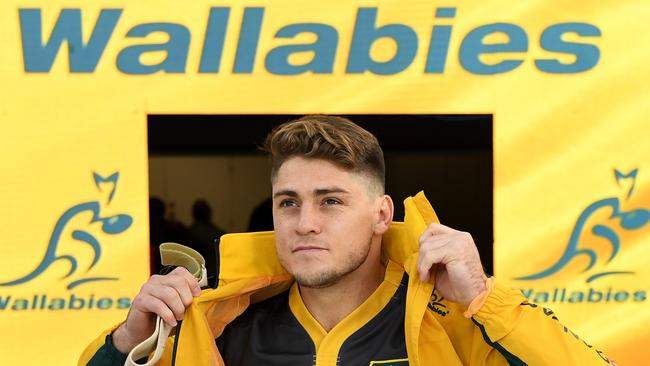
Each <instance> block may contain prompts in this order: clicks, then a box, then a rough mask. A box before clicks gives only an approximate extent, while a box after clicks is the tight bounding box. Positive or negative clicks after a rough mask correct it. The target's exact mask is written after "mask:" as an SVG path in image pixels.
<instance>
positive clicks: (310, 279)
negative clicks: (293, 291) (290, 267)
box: [294, 272, 341, 289]
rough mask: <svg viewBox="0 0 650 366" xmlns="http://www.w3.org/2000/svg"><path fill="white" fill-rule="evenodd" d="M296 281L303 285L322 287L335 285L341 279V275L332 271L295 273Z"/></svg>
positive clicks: (314, 287) (315, 287)
mask: <svg viewBox="0 0 650 366" xmlns="http://www.w3.org/2000/svg"><path fill="white" fill-rule="evenodd" d="M294 278H295V280H296V282H297V283H298V284H299V285H300V286H301V287H306V288H313V289H321V288H327V287H330V286H333V285H335V284H336V283H337V282H339V281H340V280H341V275H339V274H338V273H332V272H329V273H328V272H322V273H309V274H302V273H297V274H294Z"/></svg>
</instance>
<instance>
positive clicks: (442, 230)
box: [422, 222, 456, 236]
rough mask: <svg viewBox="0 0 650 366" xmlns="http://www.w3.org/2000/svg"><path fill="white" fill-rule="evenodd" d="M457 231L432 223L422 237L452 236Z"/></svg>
mask: <svg viewBox="0 0 650 366" xmlns="http://www.w3.org/2000/svg"><path fill="white" fill-rule="evenodd" d="M455 232H456V230H454V229H452V228H450V227H449V226H445V225H443V224H438V223H437V222H432V223H431V224H429V226H427V228H426V230H424V232H423V233H422V236H433V235H440V234H451V233H455Z"/></svg>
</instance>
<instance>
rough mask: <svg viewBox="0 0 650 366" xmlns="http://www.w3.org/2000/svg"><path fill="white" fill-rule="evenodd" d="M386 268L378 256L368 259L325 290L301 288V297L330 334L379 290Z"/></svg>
mask: <svg viewBox="0 0 650 366" xmlns="http://www.w3.org/2000/svg"><path fill="white" fill-rule="evenodd" d="M385 271H386V267H384V266H383V264H381V262H380V260H379V257H378V255H377V256H369V257H368V258H367V260H366V262H364V264H362V265H361V267H359V268H358V269H357V270H355V271H354V272H352V273H349V274H348V275H346V276H344V277H343V278H341V280H340V281H339V282H337V283H336V284H334V285H332V286H329V287H325V288H308V287H304V286H300V296H301V297H302V301H303V303H304V304H305V306H306V307H307V310H309V312H310V313H311V315H312V316H313V317H314V319H316V321H318V323H320V325H321V326H322V327H323V329H325V331H327V332H329V331H330V330H331V329H332V328H334V326H336V325H337V324H338V323H339V322H341V320H343V319H344V318H345V317H346V316H348V315H350V313H352V312H353V311H354V310H355V309H356V308H358V307H359V305H361V304H362V303H363V302H364V301H365V300H366V299H367V298H368V297H370V295H372V293H373V292H374V291H375V290H376V289H377V287H379V285H380V284H381V282H382V281H383V279H384V274H385Z"/></svg>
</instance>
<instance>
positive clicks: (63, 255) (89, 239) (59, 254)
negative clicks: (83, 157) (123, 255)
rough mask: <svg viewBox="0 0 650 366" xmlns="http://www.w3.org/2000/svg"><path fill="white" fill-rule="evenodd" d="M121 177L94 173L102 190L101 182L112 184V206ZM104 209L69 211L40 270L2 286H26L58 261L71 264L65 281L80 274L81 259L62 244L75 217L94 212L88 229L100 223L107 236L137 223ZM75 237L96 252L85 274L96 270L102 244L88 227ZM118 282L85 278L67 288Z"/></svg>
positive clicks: (93, 205)
mask: <svg viewBox="0 0 650 366" xmlns="http://www.w3.org/2000/svg"><path fill="white" fill-rule="evenodd" d="M119 176H120V175H119V172H116V173H113V174H112V175H111V176H109V177H108V178H104V177H102V176H100V175H99V174H97V173H94V172H93V178H94V181H95V185H96V186H97V188H98V189H99V190H100V191H103V189H102V187H101V183H108V184H109V185H110V191H109V194H108V200H107V201H106V205H108V204H110V203H111V201H112V200H113V197H114V195H115V190H116V188H117V181H118V179H119ZM101 210H102V205H101V204H100V202H99V201H91V202H85V203H80V204H78V205H75V206H72V207H70V208H69V209H68V210H66V211H65V212H64V213H63V215H61V217H60V218H59V219H58V220H57V222H56V225H55V226H54V231H53V232H52V235H51V236H50V241H49V244H48V246H47V251H46V252H45V256H44V257H43V259H42V260H41V262H40V264H39V265H38V266H37V267H36V269H34V270H33V271H32V272H30V273H29V274H27V275H25V276H23V277H21V278H18V279H15V280H13V281H9V282H4V283H0V286H16V285H20V284H23V283H25V282H29V281H31V280H33V279H34V278H36V277H38V276H40V275H41V274H42V273H43V272H44V271H45V270H46V269H47V268H48V267H49V266H50V265H52V263H54V262H56V261H62V262H67V263H68V264H69V265H70V270H69V271H68V273H67V274H66V275H65V276H63V278H62V279H66V278H69V277H70V276H72V275H73V274H74V273H75V272H77V269H78V262H77V259H76V258H75V257H74V254H70V253H69V249H68V247H65V248H62V247H61V246H60V241H61V239H62V238H61V236H62V234H63V231H64V229H65V228H66V226H68V224H69V223H70V222H71V221H72V219H73V218H75V217H76V216H78V215H80V214H83V213H87V212H91V213H92V219H91V220H90V222H89V223H88V224H87V226H91V225H94V224H100V225H101V230H102V231H103V232H104V233H106V234H110V235H115V234H119V233H122V232H124V231H126V230H127V229H128V228H129V227H130V226H131V223H132V222H133V218H132V217H131V216H129V215H125V214H117V215H112V216H105V217H104V216H102V214H101ZM95 226H96V225H95ZM71 236H72V239H74V240H76V241H79V242H82V243H84V244H86V245H89V246H90V247H91V248H92V249H93V252H94V256H93V260H92V262H91V263H90V265H89V266H88V268H86V271H85V272H88V271H90V270H91V269H92V268H93V267H95V265H97V263H98V262H99V259H100V258H101V255H102V248H101V245H100V243H99V241H98V240H97V238H95V237H94V236H93V235H91V234H90V233H88V231H85V230H84V228H80V229H75V230H73V231H72V235H71ZM64 239H67V238H64ZM117 279H118V278H117V277H83V278H81V279H77V280H74V281H72V282H70V283H69V284H68V286H67V289H68V290H71V289H73V288H75V287H77V286H79V285H81V284H84V283H89V282H94V281H116V280H117Z"/></svg>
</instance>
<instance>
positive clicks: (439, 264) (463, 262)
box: [418, 223, 487, 307]
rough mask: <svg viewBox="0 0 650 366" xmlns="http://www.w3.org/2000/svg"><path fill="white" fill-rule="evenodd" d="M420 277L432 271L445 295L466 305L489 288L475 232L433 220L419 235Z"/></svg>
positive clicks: (424, 276)
mask: <svg viewBox="0 0 650 366" xmlns="http://www.w3.org/2000/svg"><path fill="white" fill-rule="evenodd" d="M418 272H419V273H420V280H421V281H423V282H425V281H428V280H429V277H430V274H431V273H433V274H434V276H435V279H436V283H435V286H436V288H437V289H438V291H439V292H440V295H442V296H443V297H444V298H446V299H448V300H450V301H453V302H456V303H459V304H463V305H464V306H465V307H467V306H468V305H469V304H470V303H471V302H472V300H474V298H475V297H476V296H477V295H479V294H480V293H482V292H483V291H485V290H486V286H485V281H486V280H487V277H486V276H485V273H484V272H483V266H482V265H481V258H480V257H479V254H478V250H477V249H476V245H475V244H474V239H472V235H470V234H469V233H466V232H462V231H458V230H454V229H452V228H450V227H447V226H444V225H441V224H436V223H432V224H431V225H429V227H428V228H427V229H426V230H425V231H424V233H423V234H422V236H420V257H419V260H418Z"/></svg>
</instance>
